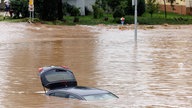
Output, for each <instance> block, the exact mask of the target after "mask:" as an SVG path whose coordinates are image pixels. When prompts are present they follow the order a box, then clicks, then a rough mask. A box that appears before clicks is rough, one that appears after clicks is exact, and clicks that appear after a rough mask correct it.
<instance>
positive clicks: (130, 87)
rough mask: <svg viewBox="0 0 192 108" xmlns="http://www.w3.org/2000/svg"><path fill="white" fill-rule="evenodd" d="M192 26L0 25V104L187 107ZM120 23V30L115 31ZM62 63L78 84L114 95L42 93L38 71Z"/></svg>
mask: <svg viewBox="0 0 192 108" xmlns="http://www.w3.org/2000/svg"><path fill="white" fill-rule="evenodd" d="M191 27H192V25H182V26H178V25H177V26H172V25H164V26H163V25H154V26H139V29H138V41H137V43H136V42H135V41H134V30H133V29H132V28H134V27H133V25H128V26H125V27H123V28H122V27H119V26H103V25H98V26H80V25H77V26H50V25H43V24H28V23H7V22H1V23H0V87H1V89H0V108H191V107H192V78H191V76H192V56H191V55H192V43H191V42H192V31H191ZM119 28H120V29H119ZM51 65H65V66H68V67H69V68H70V69H71V70H72V71H73V72H74V74H75V76H76V78H77V80H78V84H79V85H82V86H90V87H96V88H102V89H106V90H109V91H111V92H113V93H114V94H116V95H118V96H119V99H118V100H109V101H96V102H95V101H94V102H85V101H78V100H72V99H63V98H58V97H49V96H46V95H44V93H43V88H42V86H41V83H40V79H39V77H38V72H37V71H38V68H39V67H43V66H51Z"/></svg>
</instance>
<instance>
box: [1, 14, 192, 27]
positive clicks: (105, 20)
mask: <svg viewBox="0 0 192 108" xmlns="http://www.w3.org/2000/svg"><path fill="white" fill-rule="evenodd" d="M78 20H79V21H78V22H74V17H72V16H64V20H62V21H60V20H56V21H42V20H39V19H37V18H35V19H34V22H40V23H43V24H50V25H77V24H78V25H98V24H106V25H112V24H120V18H117V19H114V18H113V16H112V15H111V14H106V15H105V16H104V17H102V18H98V19H94V18H93V16H92V15H89V16H79V17H78ZM137 20H138V23H139V24H142V25H156V24H165V23H166V24H192V16H190V15H180V14H175V13H167V18H165V15H164V12H159V13H155V14H153V16H152V17H151V15H150V14H148V13H145V14H143V16H138V19H137ZM0 21H8V22H27V21H29V18H21V19H12V18H10V17H6V18H5V19H4V18H3V16H0ZM125 24H134V16H125Z"/></svg>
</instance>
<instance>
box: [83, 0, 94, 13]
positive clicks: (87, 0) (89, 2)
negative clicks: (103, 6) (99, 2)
mask: <svg viewBox="0 0 192 108" xmlns="http://www.w3.org/2000/svg"><path fill="white" fill-rule="evenodd" d="M95 1H96V0H85V7H87V8H88V9H89V10H90V11H93V8H92V5H93V4H95Z"/></svg>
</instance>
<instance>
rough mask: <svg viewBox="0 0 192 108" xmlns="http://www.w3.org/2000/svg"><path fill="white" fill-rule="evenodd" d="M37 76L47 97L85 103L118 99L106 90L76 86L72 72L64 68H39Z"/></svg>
mask: <svg viewBox="0 0 192 108" xmlns="http://www.w3.org/2000/svg"><path fill="white" fill-rule="evenodd" d="M39 76H40V78H41V83H42V86H43V87H44V90H45V94H46V95H49V96H57V97H63V98H72V99H79V100H87V101H92V100H107V99H117V98H118V96H116V95H115V94H113V93H111V92H109V91H107V90H102V89H97V88H91V87H84V86H78V85H77V81H76V78H75V76H74V74H73V72H72V71H71V70H69V69H68V68H66V67H65V66H49V67H43V68H39Z"/></svg>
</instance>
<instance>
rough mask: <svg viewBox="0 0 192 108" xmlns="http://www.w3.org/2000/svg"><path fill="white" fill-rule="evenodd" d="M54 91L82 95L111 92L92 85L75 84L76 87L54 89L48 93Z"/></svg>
mask: <svg viewBox="0 0 192 108" xmlns="http://www.w3.org/2000/svg"><path fill="white" fill-rule="evenodd" d="M53 92H67V93H72V94H76V95H80V96H86V95H93V94H102V93H111V92H109V91H107V90H102V89H97V88H91V87H84V86H75V87H67V88H58V89H53V90H50V91H49V92H48V94H50V93H53Z"/></svg>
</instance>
